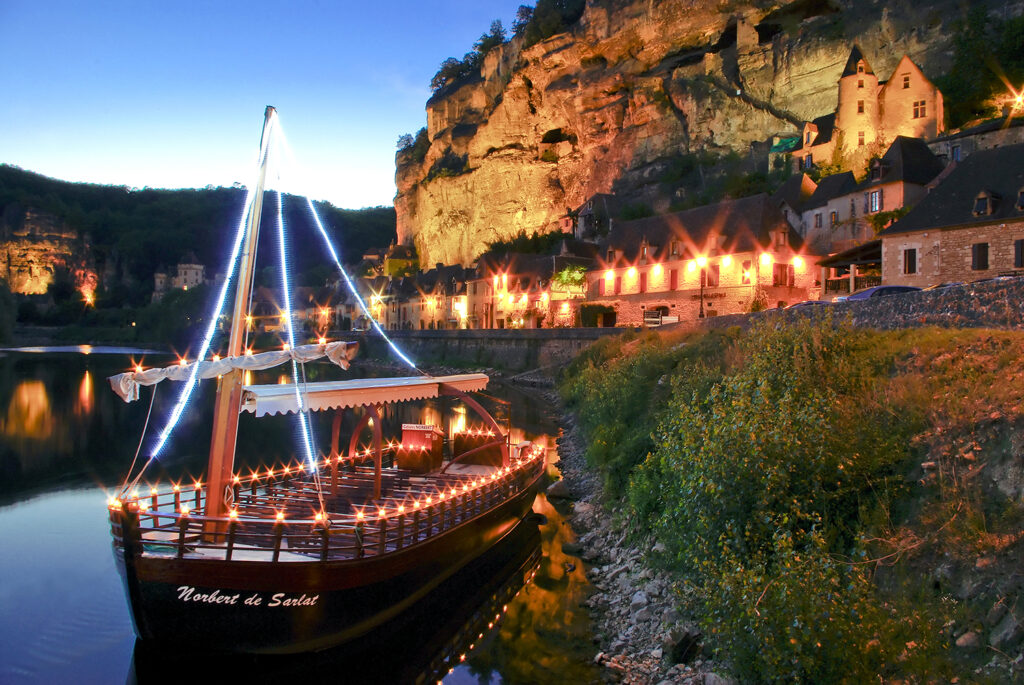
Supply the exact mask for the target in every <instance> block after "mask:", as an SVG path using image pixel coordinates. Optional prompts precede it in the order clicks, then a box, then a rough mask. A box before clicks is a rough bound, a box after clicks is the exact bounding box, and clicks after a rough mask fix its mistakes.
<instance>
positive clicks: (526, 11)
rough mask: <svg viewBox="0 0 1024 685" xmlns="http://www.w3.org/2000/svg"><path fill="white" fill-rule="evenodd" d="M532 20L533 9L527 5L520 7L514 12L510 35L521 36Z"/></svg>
mask: <svg viewBox="0 0 1024 685" xmlns="http://www.w3.org/2000/svg"><path fill="white" fill-rule="evenodd" d="M532 19H533V8H532V7H530V6H529V5H520V6H519V9H518V10H516V20H515V22H513V24H512V33H514V34H515V35H517V36H521V35H523V33H524V32H525V31H526V27H527V26H528V25H529V24H530V21H531V20H532Z"/></svg>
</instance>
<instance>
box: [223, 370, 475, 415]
mask: <svg viewBox="0 0 1024 685" xmlns="http://www.w3.org/2000/svg"><path fill="white" fill-rule="evenodd" d="M488 380H489V378H488V377H487V375H486V374H482V373H466V374H460V375H455V376H408V377H403V378H359V379H357V380H352V381H327V382H322V383H305V384H303V385H301V386H300V387H299V390H300V392H301V393H302V395H303V405H304V406H303V408H304V409H307V410H309V411H324V410H327V409H341V408H344V407H362V406H365V405H368V404H387V403H390V402H408V401H410V400H422V399H429V398H431V397H437V396H438V395H439V393H440V387H441V385H447V386H450V387H452V388H455V389H456V390H461V391H463V392H474V391H477V390H483V389H484V388H486V387H487V382H488ZM242 411H247V412H251V413H254V414H256V416H266V415H267V414H292V413H295V412H296V411H298V401H297V399H296V386H295V385H294V384H291V383H289V384H287V385H247V386H245V392H244V394H243V396H242Z"/></svg>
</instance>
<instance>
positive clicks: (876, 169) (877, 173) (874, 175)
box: [871, 159, 882, 181]
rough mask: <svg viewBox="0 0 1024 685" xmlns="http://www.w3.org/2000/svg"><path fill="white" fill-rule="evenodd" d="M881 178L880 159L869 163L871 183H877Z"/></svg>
mask: <svg viewBox="0 0 1024 685" xmlns="http://www.w3.org/2000/svg"><path fill="white" fill-rule="evenodd" d="M881 178H882V161H881V160H880V159H876V160H875V161H873V162H871V180H872V181H878V180H881Z"/></svg>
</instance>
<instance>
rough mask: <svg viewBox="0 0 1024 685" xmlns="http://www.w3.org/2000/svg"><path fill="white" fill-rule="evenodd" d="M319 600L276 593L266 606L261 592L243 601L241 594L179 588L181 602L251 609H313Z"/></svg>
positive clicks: (317, 597) (188, 587) (315, 597)
mask: <svg viewBox="0 0 1024 685" xmlns="http://www.w3.org/2000/svg"><path fill="white" fill-rule="evenodd" d="M319 599H320V595H313V596H312V597H310V596H309V595H307V594H306V593H302V594H301V595H299V596H298V597H296V596H294V595H288V594H286V593H284V592H276V593H274V594H273V595H271V597H270V601H269V602H267V603H266V604H264V603H263V600H264V596H263V594H262V593H259V592H257V593H255V594H253V595H252V596H250V597H246V598H245V599H242V595H241V594H240V593H239V594H233V595H229V594H224V593H222V592H221V591H220V590H213V591H212V592H196V589H195V588H194V587H192V586H191V585H182V586H180V587H179V588H178V600H179V601H181V602H202V603H203V604H235V605H238V604H243V605H245V606H250V607H258V606H268V607H311V606H314V605H315V604H316V603H317V601H318V600H319Z"/></svg>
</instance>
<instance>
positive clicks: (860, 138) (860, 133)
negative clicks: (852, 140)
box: [857, 131, 864, 147]
mask: <svg viewBox="0 0 1024 685" xmlns="http://www.w3.org/2000/svg"><path fill="white" fill-rule="evenodd" d="M857 147H864V131H857Z"/></svg>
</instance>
